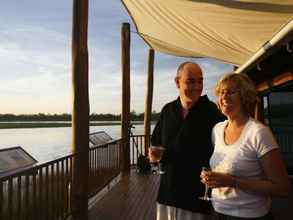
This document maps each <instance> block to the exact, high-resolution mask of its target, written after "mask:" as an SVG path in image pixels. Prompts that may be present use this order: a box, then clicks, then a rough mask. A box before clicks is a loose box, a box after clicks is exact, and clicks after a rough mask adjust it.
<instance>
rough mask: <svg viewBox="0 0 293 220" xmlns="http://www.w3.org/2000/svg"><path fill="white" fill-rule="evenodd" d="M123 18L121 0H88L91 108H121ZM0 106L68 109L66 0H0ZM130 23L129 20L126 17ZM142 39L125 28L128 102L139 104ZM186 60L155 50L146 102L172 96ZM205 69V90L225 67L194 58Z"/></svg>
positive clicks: (19, 110)
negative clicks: (149, 95) (150, 97)
mask: <svg viewBox="0 0 293 220" xmlns="http://www.w3.org/2000/svg"><path fill="white" fill-rule="evenodd" d="M122 22H130V23H131V18H130V17H129V15H128V14H127V12H126V10H125V9H124V6H123V5H122V3H121V2H120V0H89V27H88V28H89V33H88V34H89V36H88V49H89V94H90V111H91V113H115V114H120V113H121V81H122V79H121V57H120V54H121V52H120V48H121V45H120V42H121V40H120V32H121V24H122ZM0 30H1V31H0V67H1V70H0V81H1V86H0V100H1V108H0V114H4V113H14V114H34V113H39V112H41V113H51V114H54V113H71V109H72V83H71V82H72V81H71V74H72V73H71V31H72V0H66V1H65V0H63V1H60V0H50V1H48V0H0ZM131 30H132V31H133V32H135V31H136V30H135V27H134V25H133V24H132V23H131ZM147 57H148V46H147V45H146V44H145V43H144V41H143V40H141V38H140V37H139V36H138V35H137V34H135V33H132V34H131V110H135V111H136V112H138V113H141V112H143V111H144V104H145V93H146V83H147V82H146V79H147ZM187 60H191V59H190V58H179V57H173V56H169V55H164V54H161V53H156V54H155V67H154V69H155V70H154V95H153V96H154V98H153V110H155V111H157V112H158V111H160V110H161V108H162V106H163V105H164V104H165V103H167V102H169V101H172V100H173V99H175V98H176V97H177V90H176V87H175V84H174V76H175V73H176V69H177V66H178V64H180V63H181V62H184V61H187ZM193 61H196V62H198V63H199V64H200V65H201V67H202V68H203V72H204V78H205V79H204V83H205V87H204V94H208V96H209V97H210V98H211V99H212V100H214V97H213V88H214V86H215V83H216V81H217V80H218V79H219V77H220V76H221V74H223V73H226V72H229V71H231V69H232V67H231V66H230V65H228V64H224V63H221V62H218V61H215V60H210V59H193Z"/></svg>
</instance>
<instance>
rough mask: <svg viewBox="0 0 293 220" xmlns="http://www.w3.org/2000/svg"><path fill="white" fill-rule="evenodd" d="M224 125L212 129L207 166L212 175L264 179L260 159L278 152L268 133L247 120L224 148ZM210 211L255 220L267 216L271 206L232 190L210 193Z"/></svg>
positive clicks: (262, 197)
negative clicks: (208, 165) (273, 151)
mask: <svg viewBox="0 0 293 220" xmlns="http://www.w3.org/2000/svg"><path fill="white" fill-rule="evenodd" d="M227 124H228V121H227V120H226V121H224V122H220V123H218V124H216V125H215V127H214V128H213V131H212V140H213V143H214V147H215V148H214V153H213V155H212V157H211V159H210V166H211V168H212V170H213V171H215V172H222V173H229V174H231V175H234V176H239V177H242V178H247V179H265V175H264V172H263V169H262V166H261V164H260V158H261V157H262V156H263V155H265V154H266V153H267V152H269V151H271V150H273V149H275V148H278V144H277V143H276V141H275V139H274V137H273V135H272V133H271V131H270V129H269V128H268V127H266V126H264V125H263V124H261V123H260V122H258V121H256V120H254V119H252V118H250V119H249V120H248V121H247V123H246V124H245V126H244V128H243V130H242V132H241V135H240V137H239V138H238V140H237V141H236V142H235V143H233V144H231V145H227V144H226V143H225V141H224V130H225V127H226V126H227ZM212 197H213V201H212V204H213V207H214V209H215V210H216V211H217V212H219V213H222V214H225V215H230V216H237V217H247V218H256V217H261V216H264V215H265V214H267V213H268V211H269V210H270V206H271V199H270V197H269V196H265V195H262V194H257V193H255V192H250V191H245V190H241V189H238V188H232V187H221V188H215V189H213V190H212Z"/></svg>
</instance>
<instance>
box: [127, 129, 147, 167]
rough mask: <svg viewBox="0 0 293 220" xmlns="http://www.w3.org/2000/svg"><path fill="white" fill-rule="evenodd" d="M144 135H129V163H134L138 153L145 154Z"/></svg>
mask: <svg viewBox="0 0 293 220" xmlns="http://www.w3.org/2000/svg"><path fill="white" fill-rule="evenodd" d="M144 139H145V135H132V136H131V137H130V165H132V166H133V165H136V163H137V158H138V156H139V154H142V155H146V152H145V148H144Z"/></svg>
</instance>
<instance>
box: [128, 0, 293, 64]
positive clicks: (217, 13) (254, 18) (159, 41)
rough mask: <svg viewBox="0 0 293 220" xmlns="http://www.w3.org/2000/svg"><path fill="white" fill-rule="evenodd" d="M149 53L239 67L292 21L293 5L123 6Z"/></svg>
mask: <svg viewBox="0 0 293 220" xmlns="http://www.w3.org/2000/svg"><path fill="white" fill-rule="evenodd" d="M122 2H123V3H124V5H125V7H126V8H127V10H128V12H129V14H130V15H131V17H132V19H133V21H134V23H135V25H136V28H137V31H138V32H139V34H140V36H141V37H142V38H143V39H144V40H145V41H146V42H147V43H148V44H149V45H150V47H152V48H153V49H155V50H157V51H160V52H163V53H168V54H172V55H175V56H184V57H210V58H215V59H218V60H221V61H224V62H227V63H231V64H234V65H237V66H239V65H242V64H243V63H245V62H246V61H247V60H248V59H249V58H250V57H251V56H252V55H253V54H254V53H256V52H257V51H258V50H259V49H260V48H261V47H262V46H263V45H264V44H265V43H266V42H267V41H269V40H270V39H272V38H273V36H274V35H275V34H277V33H278V32H279V31H280V30H281V29H282V28H283V27H284V26H285V25H286V24H287V23H289V22H290V20H292V18H293V0H254V1H253V0H238V1H237V0H201V1H196V0H122Z"/></svg>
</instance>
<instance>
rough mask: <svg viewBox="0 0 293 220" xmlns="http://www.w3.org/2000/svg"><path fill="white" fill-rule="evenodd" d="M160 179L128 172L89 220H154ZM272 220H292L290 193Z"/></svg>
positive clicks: (279, 202) (278, 204) (275, 205)
mask: <svg viewBox="0 0 293 220" xmlns="http://www.w3.org/2000/svg"><path fill="white" fill-rule="evenodd" d="M158 185H159V176H157V175H143V174H138V173H136V172H134V171H133V172H131V173H130V174H129V175H125V176H123V177H122V178H121V180H120V181H119V182H118V183H117V184H116V185H115V186H114V187H113V188H112V189H111V190H110V191H109V192H108V193H107V194H106V195H105V196H104V197H102V198H101V199H100V200H99V201H98V202H97V203H95V204H94V205H93V206H92V207H91V209H90V210H89V218H88V219H89V220H155V200H156V196H157V190H158ZM273 213H274V216H275V220H287V219H292V216H293V190H292V191H291V193H290V196H289V197H288V198H284V199H279V198H278V199H274V200H273Z"/></svg>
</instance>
